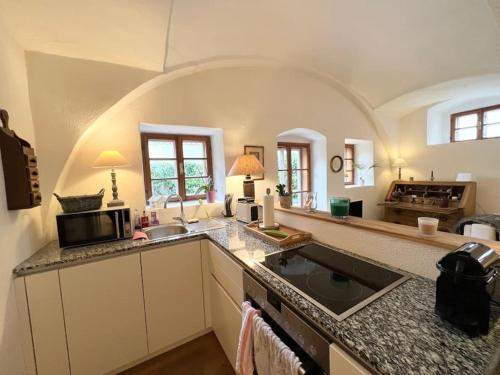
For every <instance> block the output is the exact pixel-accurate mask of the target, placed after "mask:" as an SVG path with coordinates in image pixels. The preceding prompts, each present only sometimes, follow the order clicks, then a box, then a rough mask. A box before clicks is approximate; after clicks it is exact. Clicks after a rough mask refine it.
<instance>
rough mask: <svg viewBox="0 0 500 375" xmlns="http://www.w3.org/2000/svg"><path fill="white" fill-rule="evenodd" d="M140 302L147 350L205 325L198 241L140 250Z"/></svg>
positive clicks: (164, 345)
mask: <svg viewBox="0 0 500 375" xmlns="http://www.w3.org/2000/svg"><path fill="white" fill-rule="evenodd" d="M141 258H142V272H143V283H144V303H145V307H146V325H147V327H148V342H149V351H150V353H154V352H157V351H159V350H161V349H165V348H167V347H170V346H172V345H174V344H176V343H178V342H180V341H182V340H185V339H186V338H189V337H191V336H193V335H195V334H197V333H199V332H201V331H203V330H204V329H205V328H206V327H205V316H204V306H203V305H204V303H203V285H202V272H201V270H202V266H201V253H200V242H199V241H195V242H188V243H184V244H180V245H174V246H167V247H162V248H159V249H154V250H150V251H146V252H143V253H142V254H141Z"/></svg>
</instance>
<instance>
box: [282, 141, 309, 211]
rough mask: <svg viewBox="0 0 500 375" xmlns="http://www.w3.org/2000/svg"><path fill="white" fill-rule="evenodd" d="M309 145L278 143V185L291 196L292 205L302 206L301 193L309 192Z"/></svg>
mask: <svg viewBox="0 0 500 375" xmlns="http://www.w3.org/2000/svg"><path fill="white" fill-rule="evenodd" d="M310 160H311V157H310V146H309V143H288V142H278V183H279V184H285V186H287V190H288V192H291V194H292V205H294V206H299V207H300V206H302V201H303V199H302V196H303V193H306V192H309V191H311V164H310Z"/></svg>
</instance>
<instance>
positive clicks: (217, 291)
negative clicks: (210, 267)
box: [210, 275, 241, 369]
mask: <svg viewBox="0 0 500 375" xmlns="http://www.w3.org/2000/svg"><path fill="white" fill-rule="evenodd" d="M210 299H211V301H210V302H211V308H212V329H213V330H214V332H215V335H216V336H217V339H218V340H219V343H220V344H221V346H222V349H223V350H224V353H226V356H227V358H228V359H229V362H231V365H232V366H233V368H235V369H236V353H237V351H238V340H239V336H240V327H241V310H240V308H239V307H238V306H237V305H236V304H235V303H234V301H233V300H232V299H231V297H230V296H229V294H228V293H227V292H226V291H225V290H224V288H223V287H222V286H221V284H219V282H218V281H217V280H216V279H215V277H213V275H212V276H211V279H210Z"/></svg>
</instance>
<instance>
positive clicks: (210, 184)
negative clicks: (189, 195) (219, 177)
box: [196, 176, 215, 194]
mask: <svg viewBox="0 0 500 375" xmlns="http://www.w3.org/2000/svg"><path fill="white" fill-rule="evenodd" d="M209 191H215V184H214V179H213V178H212V176H208V177H207V179H206V180H205V182H204V184H203V185H201V186H200V187H199V188H198V190H196V194H200V193H201V192H204V193H208V192H209Z"/></svg>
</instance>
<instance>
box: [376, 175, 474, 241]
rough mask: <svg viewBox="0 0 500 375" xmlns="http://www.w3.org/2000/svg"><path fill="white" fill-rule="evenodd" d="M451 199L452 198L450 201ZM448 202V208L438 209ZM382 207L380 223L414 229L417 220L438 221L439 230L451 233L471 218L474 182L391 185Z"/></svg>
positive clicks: (395, 182)
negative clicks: (463, 221) (407, 226)
mask: <svg viewBox="0 0 500 375" xmlns="http://www.w3.org/2000/svg"><path fill="white" fill-rule="evenodd" d="M452 197H456V199H455V200H452V199H451V198H452ZM443 199H448V207H441V206H440V203H441V202H442V200H443ZM380 205H382V206H384V207H385V209H384V221H387V222H391V223H396V224H404V225H410V226H415V227H416V226H418V217H421V216H426V217H435V218H437V219H439V230H441V231H445V232H452V231H453V229H454V227H455V224H456V223H457V222H458V220H460V219H461V218H462V217H464V216H471V215H474V214H475V211H476V210H475V207H476V182H472V181H467V182H461V181H393V182H392V183H391V186H390V188H389V190H388V191H387V195H386V198H385V202H383V203H381V204H380Z"/></svg>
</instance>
